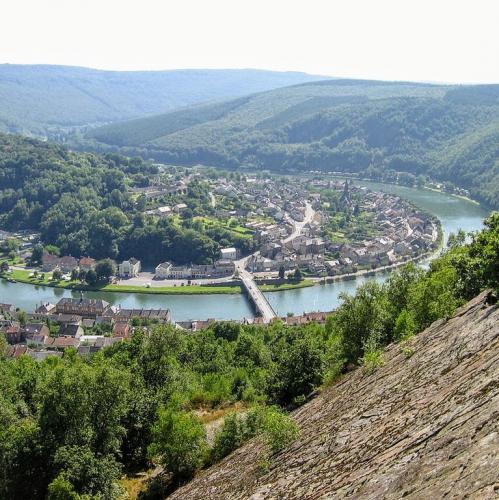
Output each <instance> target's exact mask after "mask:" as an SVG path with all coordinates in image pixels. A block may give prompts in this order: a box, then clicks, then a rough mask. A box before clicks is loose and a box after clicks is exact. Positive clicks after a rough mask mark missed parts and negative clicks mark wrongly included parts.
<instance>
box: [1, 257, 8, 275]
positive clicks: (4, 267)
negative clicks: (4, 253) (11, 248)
mask: <svg viewBox="0 0 499 500" xmlns="http://www.w3.org/2000/svg"><path fill="white" fill-rule="evenodd" d="M8 270H9V264H8V262H7V261H6V260H4V261H2V263H1V264H0V271H1V272H2V273H6V272H7V271H8Z"/></svg>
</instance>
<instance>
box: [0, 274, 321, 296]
mask: <svg viewBox="0 0 499 500" xmlns="http://www.w3.org/2000/svg"><path fill="white" fill-rule="evenodd" d="M39 276H40V275H37V276H34V274H33V271H31V270H22V269H13V270H12V272H10V273H7V274H3V275H2V278H3V279H5V280H15V281H16V282H18V283H25V284H27V285H33V286H48V287H52V288H63V289H66V290H76V291H84V292H113V293H142V294H152V295H211V294H213V295H217V294H239V293H241V286H240V285H239V284H236V283H234V282H233V281H231V282H229V283H228V284H227V285H221V284H213V285H185V286H161V287H146V286H137V285H116V284H107V285H101V286H90V285H86V284H83V283H81V282H80V281H64V280H61V281H53V280H51V279H49V276H48V273H45V274H44V278H40V277H39ZM314 284H315V283H314V281H313V280H308V279H305V280H302V281H300V282H298V283H296V282H290V283H279V284H276V285H272V284H262V285H259V286H258V287H259V288H260V290H262V292H280V291H285V290H294V289H298V288H306V287H309V286H314Z"/></svg>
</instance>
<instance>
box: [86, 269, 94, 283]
mask: <svg viewBox="0 0 499 500" xmlns="http://www.w3.org/2000/svg"><path fill="white" fill-rule="evenodd" d="M85 281H86V282H87V283H88V284H89V285H90V286H94V285H96V284H97V273H96V272H95V270H94V269H89V270H88V271H87V273H86V274H85Z"/></svg>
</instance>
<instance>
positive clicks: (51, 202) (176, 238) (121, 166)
mask: <svg viewBox="0 0 499 500" xmlns="http://www.w3.org/2000/svg"><path fill="white" fill-rule="evenodd" d="M156 172H157V167H156V166H155V165H153V164H152V163H150V162H146V161H143V160H141V159H140V158H126V157H124V156H121V155H118V154H106V155H95V154H87V153H74V152H71V151H68V150H67V149H66V148H64V147H62V146H58V145H54V144H49V143H44V142H40V141H38V140H35V139H27V138H23V137H20V136H14V135H5V134H0V227H2V228H3V229H7V230H19V229H30V230H35V231H40V232H41V238H42V241H43V243H44V244H47V245H53V246H55V247H57V249H58V251H59V252H60V254H61V255H68V254H69V255H73V256H75V257H80V256H84V255H90V256H92V257H94V258H96V259H102V258H104V257H111V258H117V257H121V258H129V257H131V256H134V257H136V258H139V259H142V260H143V262H144V263H145V264H152V265H156V264H158V263H159V262H163V261H166V260H172V261H174V262H178V263H189V262H195V263H211V262H213V261H214V260H216V259H217V258H218V255H219V250H220V247H221V246H222V247H223V246H232V245H234V246H236V247H238V248H240V249H241V250H242V251H243V252H246V251H247V250H249V247H248V245H251V240H248V239H245V238H243V237H241V236H238V235H237V234H235V233H234V232H231V231H227V230H225V229H224V228H221V227H214V228H204V227H203V225H202V224H195V223H193V219H192V217H193V216H194V215H196V214H197V211H198V210H201V208H200V207H206V206H208V205H209V203H208V200H207V194H206V193H205V192H204V191H203V190H202V189H201V187H200V186H199V185H198V184H196V183H192V184H191V185H190V186H189V192H188V194H187V197H186V201H187V203H188V205H189V208H190V210H188V211H186V212H185V215H184V216H183V220H182V221H181V222H180V224H177V223H174V222H172V221H171V220H169V219H160V220H157V219H155V218H151V217H145V216H144V215H143V213H142V212H141V207H140V200H137V199H134V198H133V197H132V196H131V194H130V192H128V191H127V187H129V186H135V185H139V186H142V185H144V183H146V184H147V182H148V178H147V176H148V175H152V174H155V173H156ZM203 210H204V209H203ZM203 213H204V212H203Z"/></svg>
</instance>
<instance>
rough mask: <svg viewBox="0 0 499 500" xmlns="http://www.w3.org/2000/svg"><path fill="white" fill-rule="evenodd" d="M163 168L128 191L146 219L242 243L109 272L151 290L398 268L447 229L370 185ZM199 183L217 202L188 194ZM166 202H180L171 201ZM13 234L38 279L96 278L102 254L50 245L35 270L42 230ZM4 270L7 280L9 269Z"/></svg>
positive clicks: (130, 259) (131, 259) (134, 262)
mask: <svg viewBox="0 0 499 500" xmlns="http://www.w3.org/2000/svg"><path fill="white" fill-rule="evenodd" d="M172 169H173V173H171V172H172ZM161 172H162V173H160V174H158V176H156V177H153V179H152V181H151V183H150V185H149V186H148V187H145V188H143V187H137V188H131V191H130V195H131V196H132V197H134V199H135V200H136V203H137V204H138V205H140V206H141V207H143V216H144V217H148V218H150V219H153V220H161V219H168V224H172V225H175V224H180V223H182V224H184V225H185V224H188V225H190V226H192V227H193V228H194V229H195V228H196V227H197V225H199V224H202V225H203V227H205V228H206V227H208V228H210V227H215V226H216V227H217V228H222V229H223V231H225V232H226V233H229V234H236V235H237V238H238V239H236V240H235V244H234V245H233V246H228V247H223V246H221V245H219V250H218V258H213V257H211V258H204V259H203V260H204V262H189V263H178V262H175V261H171V260H169V261H163V262H156V263H154V265H151V264H150V263H149V264H148V265H143V259H141V258H139V256H137V255H129V256H126V258H124V259H123V260H121V261H119V262H118V263H116V265H115V267H113V272H112V273H109V275H107V276H105V278H106V279H109V280H111V281H112V282H113V283H115V284H118V285H122V286H127V285H128V286H139V287H146V288H151V287H165V286H189V285H194V284H198V285H206V286H209V285H217V284H218V285H219V284H220V283H223V282H232V281H233V280H234V279H236V280H237V279H238V277H239V273H240V271H241V270H247V271H248V272H249V273H251V274H252V275H254V277H255V278H261V279H267V280H268V279H275V280H276V281H277V280H282V279H283V278H285V277H289V276H292V275H294V273H295V272H296V271H297V270H299V274H300V276H306V277H307V278H310V279H312V280H314V279H315V280H318V279H320V278H325V277H327V276H331V277H338V276H342V275H351V274H352V273H357V272H361V271H369V270H373V269H377V268H384V267H387V266H393V265H397V264H398V263H400V262H404V261H407V260H410V259H414V258H418V257H421V256H423V255H427V254H428V253H429V252H431V251H434V250H435V249H436V248H437V247H438V240H439V229H438V228H439V226H438V221H437V220H436V219H435V218H434V217H432V216H430V215H428V214H426V213H424V212H422V211H421V210H419V209H417V208H415V207H414V206H413V205H411V204H410V203H409V202H407V201H405V200H402V199H401V198H400V197H398V196H394V195H389V194H385V193H381V192H374V191H370V190H368V189H367V188H364V187H358V186H355V185H353V184H352V183H349V182H348V180H347V181H340V180H324V179H321V178H311V179H302V180H301V182H298V179H297V178H293V177H289V178H279V177H271V178H265V179H263V178H259V177H252V176H249V175H240V174H238V175H237V176H231V175H223V174H220V173H219V174H218V175H217V176H214V178H212V177H211V176H209V175H207V174H206V173H201V172H200V171H196V170H194V173H192V172H189V173H184V174H178V173H175V172H176V170H175V167H165V166H163V167H162V170H161ZM168 172H170V173H168ZM175 179H178V180H175ZM194 184H195V186H196V190H197V192H201V193H202V194H201V195H200V196H204V198H205V199H206V200H209V203H208V205H209V206H206V205H207V204H203V203H200V202H199V199H198V198H194V197H193V196H190V195H189V190H190V189H191V188H192V186H193V185H194ZM165 201H171V202H172V204H171V205H163V203H164V202H165ZM175 202H178V203H175ZM173 203H175V204H173ZM15 236H17V237H20V239H21V241H22V244H21V246H20V248H19V252H18V253H19V255H20V257H21V258H20V262H21V263H20V264H18V265H19V266H21V267H19V269H26V270H27V271H29V272H30V277H32V278H33V277H37V278H38V280H39V279H40V276H41V275H42V274H43V273H52V279H57V280H61V281H66V282H69V281H76V280H79V281H80V282H84V281H87V282H88V283H89V284H94V283H92V279H90V278H91V277H92V274H93V273H89V271H92V270H94V269H95V266H96V264H97V260H96V259H94V258H93V257H92V256H80V257H79V258H78V257H75V256H71V255H60V256H59V255H56V254H53V253H51V251H50V248H51V247H50V246H46V247H45V249H44V250H43V254H42V255H41V258H40V259H39V264H38V267H36V266H31V267H30V266H29V265H26V264H25V263H27V262H30V248H31V249H32V248H33V245H34V243H35V242H36V238H37V235H36V234H29V235H9V234H8V233H3V234H2V235H1V236H0V238H2V239H3V240H4V242H5V241H6V240H8V239H9V237H10V238H12V237H15ZM222 241H223V240H222ZM22 261H24V262H25V263H22ZM2 266H3V267H2V271H3V272H4V276H6V277H8V274H6V272H7V271H8V270H7V267H6V266H7V265H6V264H4V263H2ZM13 267H14V269H15V268H16V266H13ZM87 276H88V278H87ZM44 277H46V276H44ZM98 278H99V277H98ZM93 281H95V278H93Z"/></svg>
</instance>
